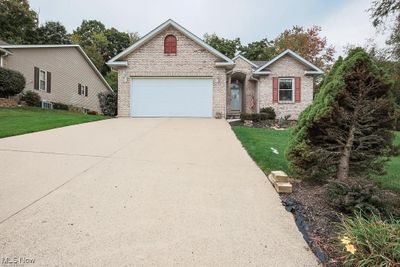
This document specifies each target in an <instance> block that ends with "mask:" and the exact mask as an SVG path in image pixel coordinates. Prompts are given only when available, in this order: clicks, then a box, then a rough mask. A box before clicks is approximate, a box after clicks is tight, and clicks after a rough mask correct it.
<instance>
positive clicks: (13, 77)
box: [0, 68, 25, 97]
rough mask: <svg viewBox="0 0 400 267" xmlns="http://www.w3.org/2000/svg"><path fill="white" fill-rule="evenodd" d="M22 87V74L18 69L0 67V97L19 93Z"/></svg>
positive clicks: (23, 86) (23, 78)
mask: <svg viewBox="0 0 400 267" xmlns="http://www.w3.org/2000/svg"><path fill="white" fill-rule="evenodd" d="M24 88H25V77H24V75H22V74H21V73H20V72H18V71H14V70H9V69H4V68H0V97H9V96H13V95H16V94H19V93H21V92H22V90H24Z"/></svg>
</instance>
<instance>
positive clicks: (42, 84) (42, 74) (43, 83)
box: [39, 70, 46, 91]
mask: <svg viewBox="0 0 400 267" xmlns="http://www.w3.org/2000/svg"><path fill="white" fill-rule="evenodd" d="M39 89H40V90H44V91H45V90H46V72H45V71H44V70H40V71H39Z"/></svg>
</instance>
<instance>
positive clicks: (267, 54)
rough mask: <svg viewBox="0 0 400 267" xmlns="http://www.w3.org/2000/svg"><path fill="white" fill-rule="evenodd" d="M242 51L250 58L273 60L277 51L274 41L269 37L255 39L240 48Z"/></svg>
mask: <svg viewBox="0 0 400 267" xmlns="http://www.w3.org/2000/svg"><path fill="white" fill-rule="evenodd" d="M239 51H240V53H241V54H242V55H243V56H244V57H245V58H247V59H249V60H265V61H268V60H271V59H272V58H273V57H274V56H276V54H277V51H276V47H275V45H274V42H273V41H268V39H267V38H265V39H262V40H261V41H255V42H252V43H249V44H247V45H245V46H241V47H240V48H239Z"/></svg>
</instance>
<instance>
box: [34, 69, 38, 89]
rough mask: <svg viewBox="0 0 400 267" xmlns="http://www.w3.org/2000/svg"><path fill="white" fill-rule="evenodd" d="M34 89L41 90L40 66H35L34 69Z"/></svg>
mask: <svg viewBox="0 0 400 267" xmlns="http://www.w3.org/2000/svg"><path fill="white" fill-rule="evenodd" d="M33 89H35V90H39V68H38V67H34V69H33Z"/></svg>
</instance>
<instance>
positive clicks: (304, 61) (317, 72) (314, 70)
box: [254, 49, 324, 74]
mask: <svg viewBox="0 0 400 267" xmlns="http://www.w3.org/2000/svg"><path fill="white" fill-rule="evenodd" d="M286 55H289V56H291V57H293V58H295V59H297V60H298V61H300V62H301V63H303V64H304V65H306V66H308V67H309V68H311V69H313V71H307V73H308V74H323V73H324V71H323V70H321V69H320V68H318V67H317V66H315V65H314V64H312V63H311V62H309V61H308V60H306V59H304V58H303V57H301V56H300V55H298V54H297V53H295V52H293V51H292V50H290V49H287V50H285V51H283V52H282V53H280V54H279V55H277V56H276V57H274V58H273V59H271V60H270V61H268V62H267V63H265V64H264V65H262V66H261V67H259V68H258V69H257V70H256V71H255V72H254V73H255V74H260V73H262V70H263V69H265V68H266V67H268V66H270V65H271V64H273V63H274V62H276V61H278V60H279V59H280V58H282V57H284V56H286Z"/></svg>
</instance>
